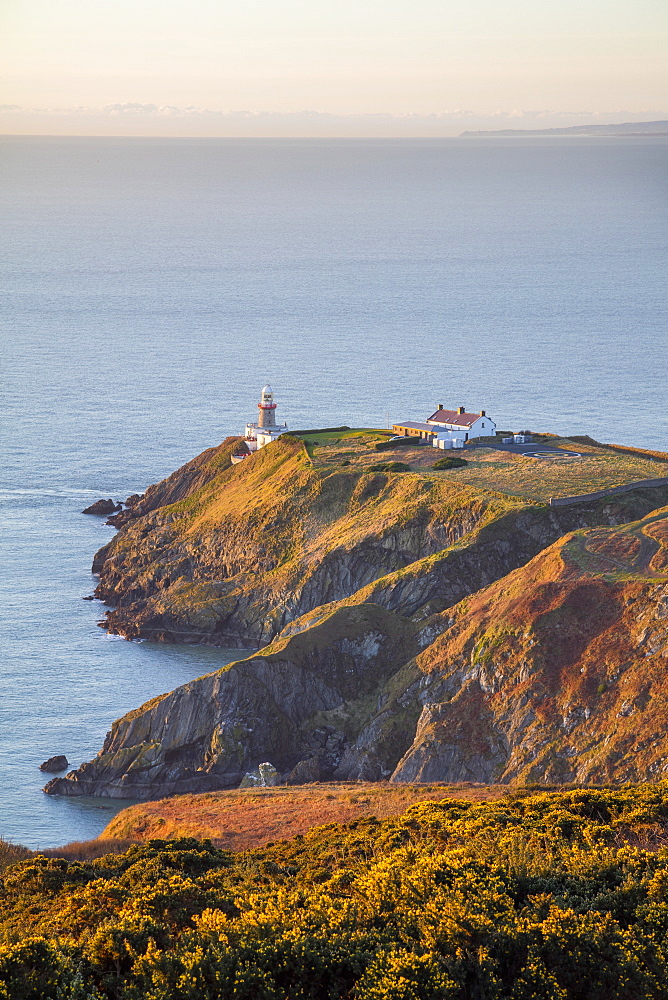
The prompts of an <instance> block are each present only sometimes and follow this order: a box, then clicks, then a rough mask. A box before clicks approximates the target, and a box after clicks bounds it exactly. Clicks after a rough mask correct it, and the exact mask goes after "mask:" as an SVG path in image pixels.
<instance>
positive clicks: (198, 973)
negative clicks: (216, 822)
mask: <svg viewBox="0 0 668 1000" xmlns="http://www.w3.org/2000/svg"><path fill="white" fill-rule="evenodd" d="M667 830H668V786H667V785H666V784H658V785H645V786H636V787H624V788H617V789H593V790H592V789H589V790H571V789H569V790H566V791H563V792H540V791H538V792H534V793H532V792H531V790H526V791H524V792H521V793H519V792H517V793H509V794H508V796H507V797H506V798H505V799H504V800H500V801H497V802H492V803H467V802H463V801H461V800H458V801H454V800H443V801H442V802H438V803H429V802H424V803H419V804H418V805H415V806H413V807H411V808H410V809H408V810H407V812H406V813H404V815H403V816H400V817H398V818H396V819H390V820H386V821H384V822H379V821H377V820H375V819H366V820H359V821H357V822H355V823H352V824H350V825H348V826H335V825H330V826H327V827H321V828H318V829H315V830H313V831H311V832H310V833H308V834H307V835H306V836H303V837H298V838H296V839H295V840H293V841H286V842H283V843H278V844H274V845H272V846H270V847H267V848H264V849H262V850H253V851H247V852H243V853H239V854H232V853H230V852H227V851H220V850H217V849H216V848H215V847H213V846H212V845H211V844H210V843H209V842H207V841H203V842H198V841H195V840H180V841H164V840H154V841H149V842H148V843H147V844H145V845H142V846H134V847H131V848H130V849H129V850H128V851H127V852H126V853H124V854H118V855H106V856H105V857H103V858H99V859H97V860H95V861H91V862H88V863H68V862H66V861H62V860H58V859H48V858H44V857H30V858H28V859H27V860H23V861H19V862H17V863H13V864H10V865H9V867H7V868H6V870H5V872H4V878H3V881H2V884H1V886H0V895H1V897H2V907H1V909H0V942H1V943H0V1000H228V998H229V1000H668V974H667V973H668V964H667V960H668V852H667V851H666V849H665V848H664V847H663V846H662V844H663V842H664V841H665V842H666V843H668V834H667V833H666V831H667ZM650 842H651V843H652V845H653V846H652V849H651V850H650V849H647V844H648V843H650ZM643 845H644V846H643Z"/></svg>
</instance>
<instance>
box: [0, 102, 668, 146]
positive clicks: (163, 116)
mask: <svg viewBox="0 0 668 1000" xmlns="http://www.w3.org/2000/svg"><path fill="white" fill-rule="evenodd" d="M666 118H668V113H667V112H666V111H655V110H642V111H628V110H622V111H575V112H570V111H551V110H548V109H533V110H522V109H517V108H513V109H510V110H498V111H492V112H487V113H481V112H476V111H474V110H472V109H468V108H453V109H449V110H443V111H441V112H438V113H434V114H428V115H421V114H401V115H393V114H389V113H385V112H373V113H367V114H335V113H334V112H330V111H318V110H303V111H293V112H276V111H274V112H267V111H252V110H245V111H220V110H214V109H211V108H201V107H196V106H195V105H190V104H189V105H187V106H185V107H179V106H177V105H172V104H152V103H144V102H139V101H121V102H117V103H114V104H105V105H102V106H101V107H86V106H76V107H69V108H57V107H54V108H22V107H20V106H19V105H16V104H5V105H0V123H2V122H3V121H4V123H5V124H4V131H5V132H7V133H13V134H19V133H22V134H33V135H38V134H50V135H53V134H63V135H67V134H70V135H136V136H142V135H145V136H151V135H155V136H161V135H162V136H170V135H172V136H178V135H183V136H192V137H197V136H202V137H206V136H211V137H216V136H223V137H224V136H228V137H236V136H238V137H244V136H247V137H262V136H268V137H270V136H276V137H285V138H288V137H301V136H313V137H346V136H348V137H358V138H366V137H368V138H374V137H378V138H382V137H387V138H392V137H406V138H410V137H414V138H421V137H434V138H437V137H439V136H443V137H447V136H456V135H458V134H459V133H460V132H463V131H477V130H496V129H504V128H515V129H516V128H522V129H544V128H563V127H568V126H572V125H586V124H592V125H595V124H600V125H612V124H618V123H621V122H629V121H631V122H632V121H652V120H653V121H657V120H665V119H666Z"/></svg>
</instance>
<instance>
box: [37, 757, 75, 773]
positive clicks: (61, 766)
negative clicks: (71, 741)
mask: <svg viewBox="0 0 668 1000" xmlns="http://www.w3.org/2000/svg"><path fill="white" fill-rule="evenodd" d="M69 766H70V765H69V763H68V760H67V757H66V756H65V754H64V753H60V754H57V755H56V756H55V757H49V759H48V760H45V761H44V763H43V764H40V765H39V769H40V771H47V772H48V773H49V774H56V773H57V772H58V771H64V770H65V768H67V767H69Z"/></svg>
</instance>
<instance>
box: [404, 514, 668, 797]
mask: <svg viewBox="0 0 668 1000" xmlns="http://www.w3.org/2000/svg"><path fill="white" fill-rule="evenodd" d="M667 584H668V508H664V509H663V510H659V511H655V512H654V513H653V514H651V515H648V516H647V517H645V518H643V519H642V520H641V521H638V522H634V523H631V524H626V525H622V526H620V527H617V528H592V529H587V530H585V531H576V532H573V533H572V534H570V535H568V536H566V537H565V538H563V539H561V540H560V541H558V542H556V543H555V544H554V545H552V546H550V547H549V548H548V549H546V550H544V551H543V552H541V553H540V555H538V556H536V557H535V558H534V559H533V560H532V561H531V562H530V563H528V564H527V565H526V566H523V567H521V568H520V569H517V570H515V571H513V572H512V573H510V574H508V576H506V577H504V578H503V579H501V580H499V581H497V582H496V583H494V584H492V585H491V586H489V587H487V588H485V589H484V590H481V591H479V592H478V593H476V594H474V595H472V596H471V597H470V598H467V599H466V600H465V601H462V602H461V604H460V605H458V606H457V607H456V608H453V609H451V612H449V613H448V615H449V616H450V617H448V622H449V623H451V624H450V627H449V628H448V629H447V630H446V631H444V632H443V633H442V635H440V636H439V637H438V638H436V639H435V641H434V642H433V644H432V645H431V646H429V647H428V648H427V649H426V650H425V651H424V652H423V653H421V654H420V656H419V657H418V659H417V664H418V666H419V668H420V669H421V670H422V671H423V672H424V673H425V674H427V675H431V676H434V677H437V678H439V683H442V682H443V677H444V676H451V677H453V678H456V677H460V675H461V677H460V679H459V680H458V681H457V683H456V684H455V686H454V688H453V690H454V691H458V692H460V691H464V690H465V689H466V685H467V683H468V684H471V683H474V684H476V685H480V687H481V688H482V690H483V691H484V692H485V693H484V697H483V702H484V707H485V711H487V712H488V713H491V716H492V718H493V719H494V720H496V722H495V723H494V724H495V725H497V724H499V725H500V726H501V729H502V730H503V731H504V733H505V734H506V738H507V739H508V742H509V759H508V760H507V761H504V762H503V764H502V765H501V766H500V770H499V772H498V777H499V779H500V780H503V781H508V780H510V781H532V780H548V781H555V780H556V781H569V780H574V778H575V777H576V776H577V779H578V780H583V781H605V780H625V779H627V780H636V777H637V776H647V775H649V774H654V775H657V776H658V775H659V774H661V773H663V772H664V771H665V770H666V769H668V746H667V745H666V741H665V734H666V731H667V730H668V684H667V682H666V654H667V653H668V622H667V621H666V600H667V597H666V594H667V593H668V592H667V589H666V585H667ZM467 678H468V681H467ZM458 697H459V698H460V702H461V698H462V695H461V693H460V694H459V695H458ZM460 702H457V704H454V703H453V709H452V712H453V717H452V718H450V714H449V713H448V711H447V710H445V713H444V716H443V717H442V718H441V719H439V720H438V721H437V722H435V723H434V724H433V726H432V727H431V730H430V731H425V732H423V734H422V738H423V739H425V740H427V739H429V738H432V737H433V738H434V739H436V740H437V741H438V740H439V739H443V738H444V736H445V733H446V731H448V727H450V730H449V731H448V732H449V735H448V739H454V730H453V728H452V727H453V726H454V722H455V716H456V715H457V713H458V712H459V713H460V714H461V713H462V712H465V711H466V704H465V702H461V703H460ZM499 720H503V721H502V722H501V723H499ZM464 728H466V727H464ZM465 736H466V734H465V733H464V734H463V735H462V740H463V739H464V738H465ZM465 749H466V748H465ZM469 749H470V748H469ZM467 752H468V751H467ZM504 769H505V770H504ZM502 771H503V776H501V773H502ZM423 780H425V779H423Z"/></svg>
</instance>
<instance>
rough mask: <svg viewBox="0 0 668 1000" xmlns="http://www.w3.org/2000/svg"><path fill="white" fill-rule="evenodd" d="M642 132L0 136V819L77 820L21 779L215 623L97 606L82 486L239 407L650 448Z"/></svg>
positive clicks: (95, 543) (100, 819)
mask: <svg viewBox="0 0 668 1000" xmlns="http://www.w3.org/2000/svg"><path fill="white" fill-rule="evenodd" d="M667 154H668V139H667V138H665V137H639V136H638V137H630V136H627V137H624V138H584V137H576V138H563V137H559V138H537V137H531V138H503V137H499V138H496V137H495V138H475V137H471V138H458V139H454V138H453V139H424V140H422V139H396V140H393V139H368V140H359V139H339V140H336V139H304V140H301V139H271V140H262V139H239V140H235V139H137V138H127V139H126V138H72V137H68V138H58V137H7V136H6V137H3V138H0V226H1V230H2V248H3V249H2V253H3V264H2V272H3V278H2V288H3V292H2V301H1V303H0V314H1V317H2V329H3V346H2V354H1V359H2V398H3V416H2V451H3V466H2V477H1V479H0V501H1V510H2V578H1V583H0V601H1V605H2V608H1V611H2V626H1V627H2V650H3V651H2V658H1V660H0V836H1V837H4V838H5V839H7V840H11V841H14V842H18V843H23V844H26V845H28V846H29V847H32V848H47V847H52V846H59V845H62V844H64V843H66V842H70V841H73V840H84V839H88V838H90V837H94V836H97V835H98V834H99V833H100V832H101V831H102V829H103V828H104V826H105V825H106V824H107V823H108V822H109V820H110V819H111V817H112V816H113V815H114V813H115V812H116V811H117V810H118V809H119V808H121V807H123V806H124V805H126V804H127V803H125V802H115V801H111V800H108V799H107V800H105V799H68V798H57V797H53V796H47V795H44V794H43V792H42V791H41V789H42V786H43V784H44V783H45V780H46V778H48V775H46V776H45V775H44V774H43V773H42V772H41V771H40V770H39V764H40V763H41V762H42V761H44V760H45V759H46V758H48V757H50V756H52V755H54V754H61V753H64V754H65V755H66V756H67V758H68V760H69V761H70V764H71V766H78V765H79V764H81V763H82V762H83V761H85V760H90V759H91V758H92V757H94V756H95V754H96V753H97V752H98V750H99V749H100V747H101V745H102V742H103V740H104V736H105V733H106V732H107V730H108V729H109V727H110V725H111V723H112V721H113V720H114V719H116V718H118V717H119V716H120V715H122V714H123V713H125V712H127V711H128V710H130V709H132V708H135V707H137V706H138V705H140V704H141V703H142V702H144V701H145V700H147V699H148V698H151V697H153V696H154V695H156V694H159V693H161V692H163V691H167V690H169V689H171V688H173V687H174V686H176V685H177V684H181V683H184V682H186V681H188V680H190V679H192V678H194V677H197V676H200V675H201V674H203V673H207V672H209V671H211V670H215V669H217V668H219V667H220V666H222V665H224V664H225V663H227V662H230V660H232V659H234V658H236V657H237V656H238V655H240V654H239V653H238V651H235V650H218V649H210V648H206V647H194V648H193V647H182V646H169V645H159V644H153V643H149V642H141V643H138V642H132V643H131V642H127V641H125V640H122V639H118V638H114V637H110V636H108V635H107V634H106V633H105V632H104V630H103V629H101V628H100V627H99V625H98V621H99V620H100V618H101V617H102V614H103V611H104V608H103V606H101V605H100V604H99V602H97V601H85V600H84V598H85V597H87V596H89V595H90V594H91V593H92V591H93V588H94V587H95V582H96V581H95V579H94V578H93V577H92V575H91V572H90V566H91V560H92V557H93V554H94V552H95V551H96V549H98V548H99V547H100V546H101V545H104V544H105V543H106V542H107V541H108V540H109V539H110V538H111V536H112V534H113V529H112V528H110V527H108V526H106V525H105V524H104V520H103V519H100V518H96V517H92V516H90V515H84V514H82V513H81V511H82V509H83V508H84V507H85V506H87V505H88V504H89V503H91V502H92V501H93V500H96V499H98V498H101V497H104V498H107V497H111V498H113V499H116V500H119V499H121V500H122V499H124V498H125V497H127V496H128V495H129V494H131V493H134V492H142V491H143V490H144V489H145V488H146V486H148V485H149V484H150V483H153V482H156V481H158V480H160V479H161V478H162V477H164V476H165V475H167V474H169V473H170V472H172V471H173V470H174V469H176V468H177V467H178V466H180V465H181V464H182V463H184V462H186V461H188V460H189V459H190V458H192V457H193V456H195V455H196V454H198V453H199V452H200V451H202V450H203V449H204V448H207V447H209V446H211V445H216V444H218V443H219V442H220V441H221V440H222V439H223V438H224V437H225V436H226V435H228V434H236V433H239V432H240V431H241V430H242V428H243V425H244V424H245V422H246V421H247V420H249V419H252V418H253V417H254V415H255V413H256V403H257V399H258V394H259V391H260V388H261V387H262V386H263V385H264V384H265V383H266V382H270V383H271V385H272V386H273V389H274V392H275V396H276V399H277V402H278V409H277V418H278V419H279V420H280V421H287V422H288V424H289V426H290V427H292V428H310V427H323V426H325V427H326V426H337V425H340V424H348V425H350V426H370V427H385V426H387V425H388V422H392V421H395V420H404V419H424V418H425V417H426V416H427V415H428V414H429V413H430V412H431V411H433V410H434V409H435V408H436V405H437V404H438V403H442V404H443V405H444V406H446V407H448V408H456V407H457V406H464V407H466V409H467V410H469V411H470V410H473V411H476V410H479V409H485V410H486V411H487V413H488V414H489V415H490V416H492V418H493V419H494V420H495V421H496V423H497V426H498V427H499V428H500V429H508V430H520V429H525V428H530V429H533V430H539V431H554V432H558V433H560V434H590V435H591V436H592V437H594V438H596V439H598V440H602V441H606V442H611V441H612V442H618V443H622V444H632V445H639V446H642V447H644V448H651V449H664V450H666V449H668V422H667V410H668V361H667V359H668V332H667V324H666V314H667V309H666V303H667V301H668V297H667V296H666V275H667V274H668V262H667V259H666V258H667V254H666V243H667V237H668V199H667V198H666V193H667V190H666V189H667V187H668V184H667V181H668V155H667Z"/></svg>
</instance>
